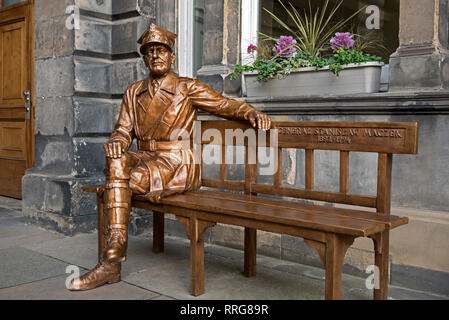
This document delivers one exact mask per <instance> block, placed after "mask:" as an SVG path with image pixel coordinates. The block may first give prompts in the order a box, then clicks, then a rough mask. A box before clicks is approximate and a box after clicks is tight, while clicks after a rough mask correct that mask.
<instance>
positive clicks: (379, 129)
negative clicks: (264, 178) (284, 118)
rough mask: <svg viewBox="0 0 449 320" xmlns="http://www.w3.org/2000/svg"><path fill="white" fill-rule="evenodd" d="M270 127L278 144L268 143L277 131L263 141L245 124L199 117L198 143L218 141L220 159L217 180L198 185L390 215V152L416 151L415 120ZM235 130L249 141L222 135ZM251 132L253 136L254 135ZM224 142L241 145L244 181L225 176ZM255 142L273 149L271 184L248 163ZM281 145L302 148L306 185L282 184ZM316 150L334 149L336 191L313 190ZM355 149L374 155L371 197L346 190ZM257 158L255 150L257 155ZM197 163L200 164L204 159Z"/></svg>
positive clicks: (416, 126) (276, 123)
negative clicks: (274, 162) (337, 159)
mask: <svg viewBox="0 0 449 320" xmlns="http://www.w3.org/2000/svg"><path fill="white" fill-rule="evenodd" d="M272 128H273V129H277V144H274V143H273V142H275V141H276V140H274V137H275V135H276V134H275V133H273V132H272V131H271V132H270V133H267V134H266V135H265V136H266V138H265V139H262V138H263V137H264V135H263V134H261V135H260V137H259V136H258V132H257V130H251V131H252V132H253V133H251V132H250V131H246V130H247V129H251V127H250V126H249V125H248V123H247V122H241V121H229V120H224V121H221V120H220V121H202V122H201V130H198V132H201V144H202V147H203V148H204V146H205V145H207V144H213V145H221V158H222V163H221V164H220V178H219V179H218V180H213V179H202V185H203V186H206V187H212V188H220V189H227V190H238V191H243V192H245V193H247V194H255V193H262V194H270V195H276V196H283V197H295V198H301V199H308V200H317V201H324V202H332V203H341V204H348V205H355V206H362V207H371V208H376V211H377V212H378V213H383V214H389V213H390V198H391V172H392V159H393V154H417V153H418V123H416V122H411V123H398V122H273V124H272ZM210 129H215V130H216V131H215V133H218V132H220V134H221V137H222V138H221V139H216V138H213V139H211V138H210V132H211V131H207V130H210ZM239 129H240V130H242V131H243V132H246V133H247V135H246V136H247V137H251V139H248V138H245V139H235V138H233V139H225V137H226V134H228V135H229V134H230V133H231V135H232V132H234V134H235V133H236V130H239ZM217 130H218V131H217ZM226 130H228V131H226ZM207 132H209V134H207ZM204 133H206V134H204ZM254 136H257V139H253V138H254ZM259 138H261V139H259ZM272 139H273V140H272ZM239 140H240V141H239ZM270 142H271V144H270ZM229 145H234V146H236V145H240V146H244V148H245V180H244V181H228V180H227V165H226V163H225V158H226V150H227V149H228V148H227V146H229ZM256 146H257V147H259V146H262V147H265V146H266V147H271V148H277V159H276V160H277V171H275V172H274V180H273V181H274V183H273V185H267V184H261V183H258V182H257V176H258V163H257V162H258V161H257V160H256V161H252V163H251V161H248V160H249V159H251V157H252V156H254V153H256V150H258V151H259V152H260V149H258V148H255V147H256ZM283 148H294V149H304V150H305V152H304V153H305V159H304V162H305V188H303V189H297V188H291V187H285V186H283V185H282V149H283ZM315 150H338V151H339V152H340V188H339V191H338V192H331V191H321V190H315V189H314V180H315V179H314V171H315V170H314V151H315ZM354 151H356V152H374V153H378V168H377V195H376V196H364V195H355V194H350V193H349V154H350V152H354ZM264 152H266V150H264ZM274 154H276V152H275V153H274ZM257 157H258V155H257V154H256V159H257ZM253 159H254V158H253ZM201 163H202V164H203V162H201ZM203 172H204V171H203Z"/></svg>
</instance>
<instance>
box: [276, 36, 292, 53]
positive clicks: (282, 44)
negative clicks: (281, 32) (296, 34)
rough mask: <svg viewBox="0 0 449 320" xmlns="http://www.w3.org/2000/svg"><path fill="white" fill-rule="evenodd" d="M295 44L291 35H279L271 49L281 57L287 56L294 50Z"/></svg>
mask: <svg viewBox="0 0 449 320" xmlns="http://www.w3.org/2000/svg"><path fill="white" fill-rule="evenodd" d="M295 44H296V40H295V39H293V37H292V36H280V37H279V40H278V42H277V43H276V45H275V46H274V48H273V51H274V52H275V53H276V54H279V55H280V56H283V57H285V56H289V55H291V54H293V53H295V52H296V48H295V47H294V45H295Z"/></svg>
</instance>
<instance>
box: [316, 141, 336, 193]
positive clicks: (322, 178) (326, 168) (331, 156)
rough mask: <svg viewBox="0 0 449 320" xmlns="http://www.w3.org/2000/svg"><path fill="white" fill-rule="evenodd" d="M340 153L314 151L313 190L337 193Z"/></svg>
mask: <svg viewBox="0 0 449 320" xmlns="http://www.w3.org/2000/svg"><path fill="white" fill-rule="evenodd" d="M339 159H340V153H339V152H338V151H331V150H316V151H315V189H316V190H322V191H333V192H338V191H339V188H340V180H339V179H340V167H339V163H340V162H339V161H340V160H339Z"/></svg>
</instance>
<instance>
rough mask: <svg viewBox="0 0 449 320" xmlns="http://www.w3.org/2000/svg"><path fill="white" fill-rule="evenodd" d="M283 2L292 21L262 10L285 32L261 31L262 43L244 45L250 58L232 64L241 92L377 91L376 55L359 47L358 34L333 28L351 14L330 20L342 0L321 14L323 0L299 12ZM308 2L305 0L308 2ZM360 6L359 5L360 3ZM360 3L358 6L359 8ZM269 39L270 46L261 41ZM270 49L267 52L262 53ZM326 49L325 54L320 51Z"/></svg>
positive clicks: (292, 94)
mask: <svg viewBox="0 0 449 320" xmlns="http://www.w3.org/2000/svg"><path fill="white" fill-rule="evenodd" d="M279 2H280V3H281V4H282V6H283V8H284V9H285V10H286V12H287V13H288V15H289V16H290V17H291V18H292V20H293V21H294V24H295V26H296V29H293V28H291V27H290V26H288V25H287V24H286V23H285V22H284V21H282V20H281V19H280V18H278V17H277V16H276V15H275V14H274V13H272V12H270V11H268V10H267V9H265V8H264V10H265V11H266V12H268V13H269V14H270V15H271V16H272V17H273V19H274V21H276V22H277V23H278V24H279V25H280V26H281V27H282V28H283V29H284V30H285V31H286V33H289V34H290V35H282V36H280V37H279V38H273V37H271V36H269V35H266V34H262V33H260V34H261V35H262V36H263V40H262V42H261V44H262V46H259V47H258V46H255V45H250V46H249V47H248V53H251V54H252V55H253V62H252V63H251V64H246V65H240V64H237V65H236V66H235V68H234V73H233V75H232V76H231V78H232V79H236V78H238V77H240V76H241V75H243V91H244V95H245V96H248V97H250V96H279V95H280V96H300V95H319V94H354V93H368V92H378V91H379V86H380V75H381V68H382V66H383V63H382V62H381V58H380V57H377V56H373V55H370V54H366V53H364V52H363V51H362V50H361V49H360V48H365V47H366V44H363V43H362V42H363V38H362V37H361V36H358V35H354V34H351V33H349V32H337V30H339V29H340V28H343V27H344V26H345V24H347V22H348V21H349V20H350V19H352V18H353V17H354V16H355V15H356V14H357V13H359V12H360V10H359V11H357V12H356V13H354V15H352V16H351V17H349V18H348V19H346V20H340V21H338V22H334V21H332V18H333V16H334V15H335V12H336V11H337V10H338V8H339V7H340V6H341V4H342V2H343V1H341V2H340V3H338V4H336V5H335V6H334V8H332V9H331V10H330V13H329V14H328V15H327V16H326V12H327V7H328V0H326V1H325V3H324V6H323V8H322V9H321V10H320V9H318V10H316V11H315V13H312V10H311V9H310V10H309V12H308V13H304V14H303V15H301V14H300V13H299V12H298V11H297V10H296V8H295V7H293V6H292V5H291V4H290V9H288V8H287V7H286V6H285V5H284V4H283V3H282V1H281V0H279ZM309 8H310V2H309ZM362 9H363V8H362ZM362 9H361V10H362ZM267 43H274V46H273V45H272V48H271V50H267V48H266V44H267ZM267 51H271V52H270V53H271V54H267ZM324 52H328V54H327V55H326V54H323V53H324Z"/></svg>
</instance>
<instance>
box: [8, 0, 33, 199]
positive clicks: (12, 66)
mask: <svg viewBox="0 0 449 320" xmlns="http://www.w3.org/2000/svg"><path fill="white" fill-rule="evenodd" d="M32 9H33V8H32V1H31V0H29V1H26V2H24V3H22V4H16V5H13V6H11V7H6V8H2V9H0V195H3V196H10V197H15V198H22V177H23V175H24V174H25V170H26V169H27V168H30V167H31V166H32V165H33V153H34V151H33V148H34V134H33V131H34V129H33V125H34V124H33V116H32V114H33V109H32V104H31V105H30V112H31V115H30V114H29V113H27V112H26V102H25V98H24V95H23V92H24V91H30V92H31V93H32V92H33V87H32V83H33V81H32V76H33V69H32V68H33V64H34V62H33V43H34V40H33V25H32ZM31 101H32V99H31Z"/></svg>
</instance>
